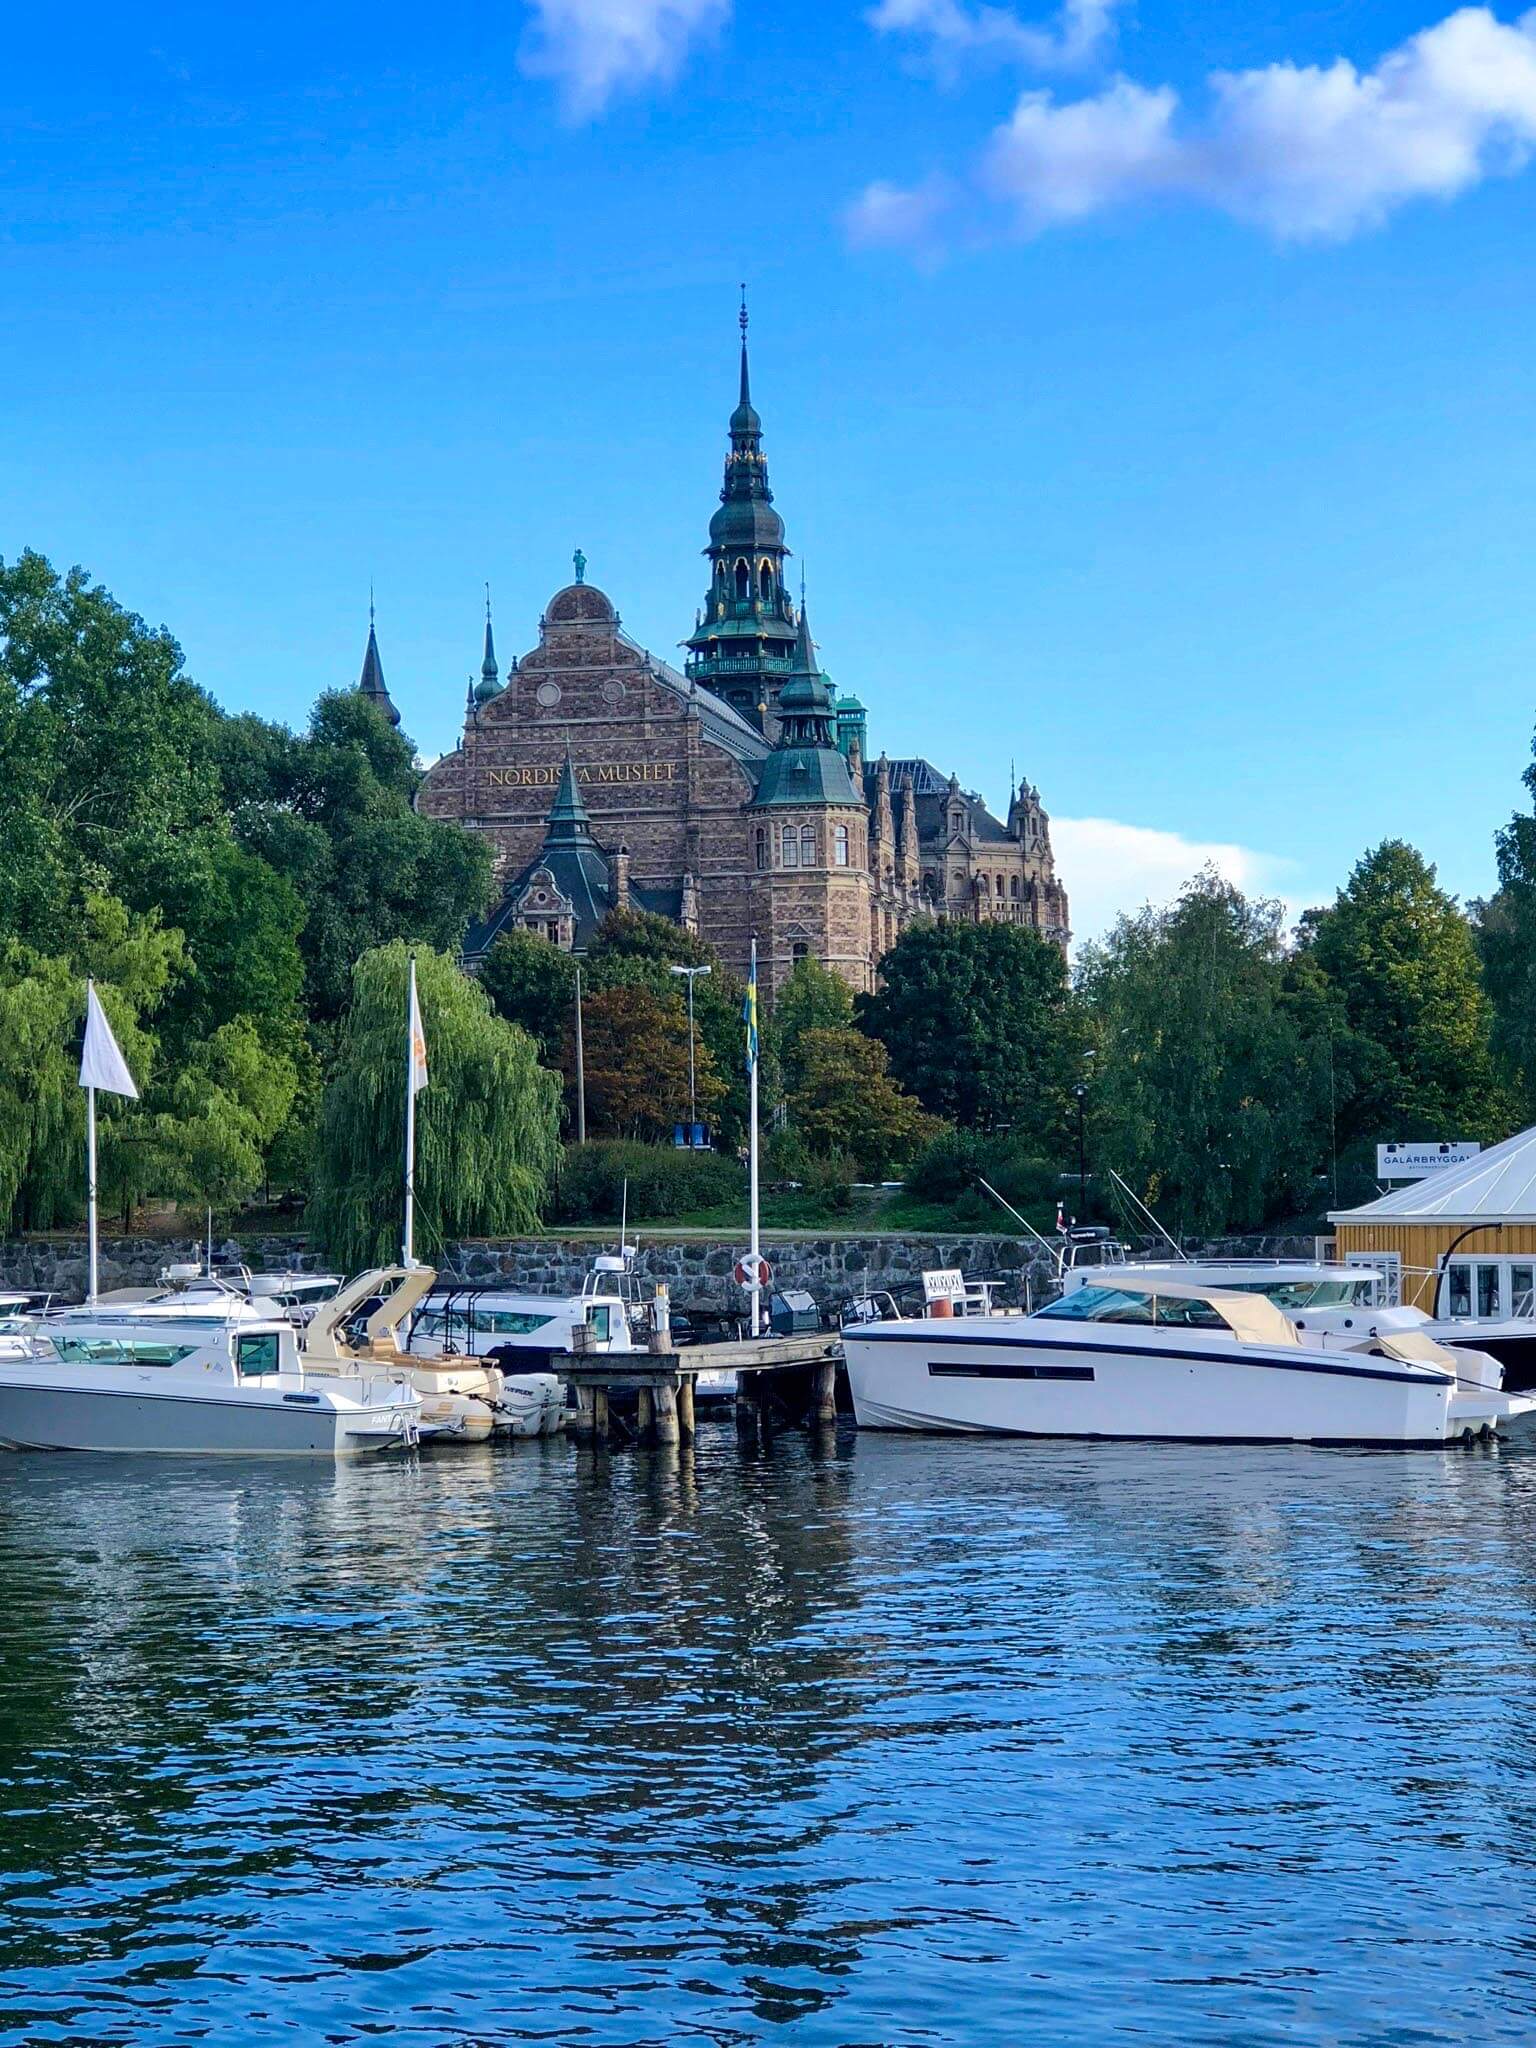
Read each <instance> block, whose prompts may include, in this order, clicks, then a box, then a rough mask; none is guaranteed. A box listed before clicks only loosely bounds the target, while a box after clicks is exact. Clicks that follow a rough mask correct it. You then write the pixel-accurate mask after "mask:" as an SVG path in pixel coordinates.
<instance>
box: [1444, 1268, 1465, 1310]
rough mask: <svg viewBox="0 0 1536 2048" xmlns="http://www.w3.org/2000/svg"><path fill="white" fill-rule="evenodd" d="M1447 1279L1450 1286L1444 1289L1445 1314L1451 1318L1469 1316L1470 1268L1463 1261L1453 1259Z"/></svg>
mask: <svg viewBox="0 0 1536 2048" xmlns="http://www.w3.org/2000/svg"><path fill="white" fill-rule="evenodd" d="M1449 1277H1450V1285H1449V1287H1448V1288H1447V1289H1446V1302H1445V1311H1446V1314H1447V1315H1452V1316H1469V1315H1471V1313H1472V1268H1471V1267H1470V1266H1469V1265H1468V1264H1467V1262H1466V1260H1465V1259H1453V1260H1452V1262H1451V1271H1450V1276H1449Z"/></svg>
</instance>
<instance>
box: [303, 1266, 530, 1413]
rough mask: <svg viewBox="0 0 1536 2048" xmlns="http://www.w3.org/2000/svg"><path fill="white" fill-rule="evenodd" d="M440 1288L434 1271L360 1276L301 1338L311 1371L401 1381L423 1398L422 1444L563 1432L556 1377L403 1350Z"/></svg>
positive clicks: (380, 1270) (383, 1269)
mask: <svg viewBox="0 0 1536 2048" xmlns="http://www.w3.org/2000/svg"><path fill="white" fill-rule="evenodd" d="M436 1283H437V1274H436V1272H435V1271H434V1270H433V1268H432V1267H431V1266H414V1265H413V1266H379V1267H375V1268H374V1269H373V1270H372V1271H371V1272H367V1273H363V1274H360V1275H359V1276H358V1278H357V1279H356V1280H353V1281H351V1282H350V1283H349V1284H348V1285H347V1286H345V1287H343V1288H342V1289H341V1291H340V1293H339V1294H336V1295H334V1296H333V1297H332V1299H331V1300H329V1301H327V1302H323V1303H322V1304H321V1306H320V1308H319V1309H318V1310H317V1311H316V1314H315V1317H314V1320H313V1321H312V1322H311V1323H310V1325H309V1328H308V1329H307V1331H306V1332H305V1335H304V1359H305V1363H306V1365H307V1366H308V1368H309V1370H310V1371H312V1372H319V1373H332V1372H334V1373H341V1374H352V1373H363V1374H368V1375H380V1374H381V1375H384V1376H386V1377H389V1376H396V1377H398V1376H400V1375H404V1376H405V1377H406V1378H407V1379H409V1381H410V1383H411V1385H412V1386H413V1387H414V1388H415V1390H416V1392H417V1394H418V1395H419V1396H420V1398H421V1404H422V1407H421V1435H422V1440H423V1441H424V1442H432V1441H453V1442H459V1443H484V1442H485V1441H486V1439H487V1438H488V1437H492V1436H496V1435H509V1436H538V1435H540V1434H544V1433H548V1432H549V1431H550V1430H551V1429H555V1428H558V1427H559V1414H560V1405H561V1403H562V1401H563V1394H562V1390H561V1386H560V1382H559V1381H558V1380H557V1379H556V1378H555V1376H554V1374H553V1373H550V1372H529V1373H507V1372H503V1371H502V1369H501V1367H500V1366H499V1365H498V1364H496V1363H495V1362H494V1361H493V1360H491V1359H488V1358H476V1357H472V1356H464V1355H461V1354H457V1353H453V1352H446V1351H443V1350H441V1349H439V1350H438V1351H437V1352H435V1353H434V1352H432V1351H430V1350H428V1349H427V1348H426V1347H425V1346H422V1347H419V1348H418V1347H417V1346H416V1345H415V1344H414V1343H413V1342H411V1341H410V1340H409V1339H407V1342H406V1343H405V1344H404V1345H402V1344H401V1342H400V1332H401V1330H402V1329H403V1328H405V1327H407V1326H408V1325H409V1324H410V1322H411V1319H412V1318H413V1316H415V1315H416V1313H417V1311H418V1310H419V1308H420V1306H421V1304H422V1302H423V1301H425V1300H426V1298H427V1296H428V1295H429V1294H430V1293H431V1291H432V1289H433V1287H434V1286H435V1285H436ZM551 1411H553V1413H552V1412H551Z"/></svg>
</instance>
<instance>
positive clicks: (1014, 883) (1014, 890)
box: [1008, 875, 1019, 903]
mask: <svg viewBox="0 0 1536 2048" xmlns="http://www.w3.org/2000/svg"><path fill="white" fill-rule="evenodd" d="M1008 894H1009V895H1010V896H1011V897H1012V898H1013V900H1014V902H1015V903H1017V902H1018V900H1019V878H1018V876H1017V875H1015V876H1013V877H1012V879H1011V880H1010V882H1009V884H1008Z"/></svg>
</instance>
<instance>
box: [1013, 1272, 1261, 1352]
mask: <svg viewBox="0 0 1536 2048" xmlns="http://www.w3.org/2000/svg"><path fill="white" fill-rule="evenodd" d="M1095 1289H1102V1290H1103V1291H1104V1292H1105V1293H1107V1294H1122V1295H1123V1294H1139V1295H1144V1296H1145V1297H1146V1298H1147V1299H1148V1300H1149V1301H1151V1302H1153V1303H1154V1304H1155V1303H1157V1302H1159V1301H1198V1302H1202V1303H1203V1304H1204V1305H1205V1306H1206V1307H1207V1308H1210V1309H1214V1310H1215V1312H1216V1314H1217V1315H1218V1316H1219V1317H1220V1318H1221V1320H1222V1321H1223V1322H1224V1323H1225V1324H1226V1326H1227V1328H1228V1329H1229V1330H1230V1331H1231V1332H1232V1334H1233V1336H1234V1337H1236V1339H1237V1341H1238V1342H1239V1344H1282V1345H1288V1346H1294V1345H1297V1344H1299V1343H1300V1342H1301V1339H1300V1337H1298V1336H1297V1334H1296V1326H1295V1324H1294V1323H1293V1322H1291V1320H1290V1319H1289V1317H1287V1316H1285V1315H1283V1314H1282V1313H1281V1311H1280V1310H1279V1309H1278V1308H1276V1306H1275V1304H1274V1303H1273V1302H1272V1301H1271V1300H1270V1299H1269V1297H1268V1295H1265V1294H1240V1293H1238V1292H1237V1291H1236V1290H1235V1289H1232V1288H1227V1287H1199V1286H1196V1285H1195V1284H1194V1282H1193V1281H1189V1280H1150V1279H1142V1278H1139V1277H1133V1276H1126V1275H1125V1274H1123V1273H1122V1271H1121V1269H1120V1268H1119V1267H1118V1266H1107V1267H1105V1269H1104V1271H1103V1274H1102V1276H1098V1275H1096V1276H1095V1279H1094V1281H1093V1283H1092V1285H1091V1286H1090V1287H1089V1288H1086V1289H1085V1290H1084V1292H1085V1293H1091V1292H1093V1291H1094V1290H1095ZM1074 1299H1076V1297H1075V1296H1073V1295H1070V1294H1068V1295H1063V1296H1062V1303H1067V1302H1071V1301H1073V1300H1074ZM1060 1312H1061V1307H1060V1305H1059V1304H1056V1303H1053V1304H1052V1305H1051V1307H1050V1308H1049V1309H1043V1310H1042V1311H1041V1314H1042V1315H1052V1314H1056V1313H1060ZM1067 1313H1070V1311H1067ZM1154 1313H1155V1310H1154Z"/></svg>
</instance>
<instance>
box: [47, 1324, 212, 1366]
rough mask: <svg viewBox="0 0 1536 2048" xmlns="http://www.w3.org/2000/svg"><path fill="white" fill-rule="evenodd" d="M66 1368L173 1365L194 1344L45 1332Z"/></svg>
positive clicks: (192, 1348)
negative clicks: (74, 1366)
mask: <svg viewBox="0 0 1536 2048" xmlns="http://www.w3.org/2000/svg"><path fill="white" fill-rule="evenodd" d="M47 1335H48V1337H49V1340H50V1342H51V1343H52V1345H53V1348H54V1351H55V1352H56V1353H57V1355H58V1356H59V1357H60V1358H61V1359H63V1361H64V1363H65V1364H66V1365H157V1366H169V1365H175V1363H176V1362H177V1360H178V1359H181V1358H190V1357H191V1355H192V1353H193V1352H194V1351H195V1350H196V1349H197V1346H196V1345H195V1344H170V1343H167V1342H165V1341H164V1339H162V1338H157V1337H63V1336H58V1335H56V1334H55V1333H54V1332H53V1331H51V1330H50V1331H49V1332H47Z"/></svg>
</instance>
